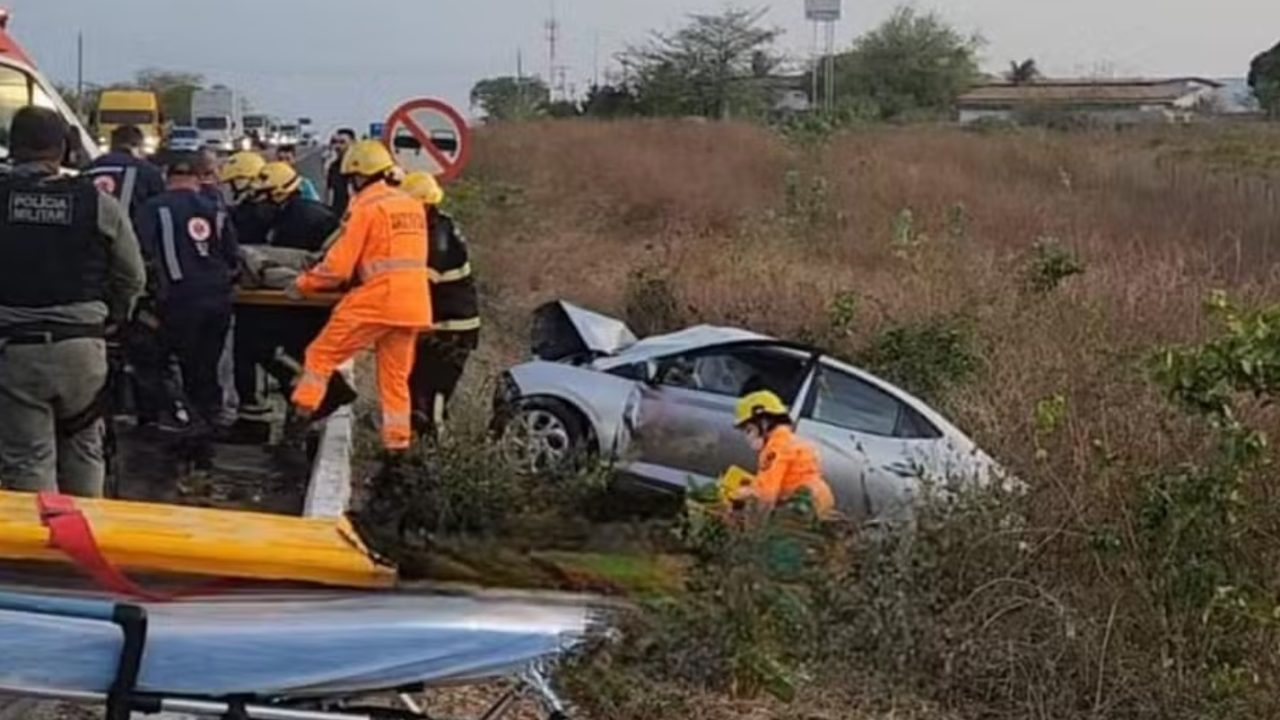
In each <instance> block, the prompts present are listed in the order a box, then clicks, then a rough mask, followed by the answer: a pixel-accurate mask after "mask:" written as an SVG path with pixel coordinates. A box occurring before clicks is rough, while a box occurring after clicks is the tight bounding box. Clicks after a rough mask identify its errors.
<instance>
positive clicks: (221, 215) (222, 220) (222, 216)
mask: <svg viewBox="0 0 1280 720" xmlns="http://www.w3.org/2000/svg"><path fill="white" fill-rule="evenodd" d="M214 225H215V226H216V227H217V228H218V240H219V241H221V240H222V235H223V233H224V232H225V231H226V229H227V214H226V213H225V212H223V211H221V210H219V211H218V215H217V217H216V218H215V220H214Z"/></svg>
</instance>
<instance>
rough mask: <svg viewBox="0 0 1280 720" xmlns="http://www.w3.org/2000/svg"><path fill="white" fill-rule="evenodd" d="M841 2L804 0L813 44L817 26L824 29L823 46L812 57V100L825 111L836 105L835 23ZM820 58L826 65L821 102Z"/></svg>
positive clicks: (815, 41) (816, 34)
mask: <svg viewBox="0 0 1280 720" xmlns="http://www.w3.org/2000/svg"><path fill="white" fill-rule="evenodd" d="M841 3H842V0H804V16H805V19H806V20H809V21H810V22H812V23H813V29H814V45H815V46H816V45H817V44H818V43H817V37H818V26H819V25H822V26H823V29H824V35H823V38H824V41H825V47H824V48H823V51H822V55H820V56H818V57H815V58H814V59H813V100H812V102H813V105H814V107H815V108H818V107H820V108H822V109H823V110H824V111H826V112H832V111H833V110H835V105H836V103H835V98H836V77H835V75H836V54H835V53H836V23H837V22H839V21H840V15H841ZM815 52H816V47H815ZM820 60H823V61H825V66H826V67H825V68H824V69H822V73H823V74H824V75H825V78H824V82H823V87H822V90H823V95H824V96H825V97H823V98H821V102H819V97H818V74H819V68H820V66H821V65H822V64H823V63H821V62H820Z"/></svg>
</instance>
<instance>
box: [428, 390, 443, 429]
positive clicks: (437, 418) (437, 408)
mask: <svg viewBox="0 0 1280 720" xmlns="http://www.w3.org/2000/svg"><path fill="white" fill-rule="evenodd" d="M432 400H433V402H432V403H431V420H432V421H433V422H435V424H436V428H437V429H439V428H440V426H442V425H444V393H436V394H435V397H434V398H432Z"/></svg>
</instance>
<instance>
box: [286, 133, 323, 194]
mask: <svg viewBox="0 0 1280 720" xmlns="http://www.w3.org/2000/svg"><path fill="white" fill-rule="evenodd" d="M276 162H282V163H286V164H288V166H289V167H291V168H293V169H294V170H295V171H296V170H297V169H298V148H297V146H295V145H281V146H280V147H278V148H276ZM298 192H299V193H301V194H302V199H303V200H311V201H313V202H320V192H319V191H317V190H316V184H315V183H313V182H311V178H308V177H306V176H305V175H301V174H299V175H298Z"/></svg>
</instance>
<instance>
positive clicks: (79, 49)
mask: <svg viewBox="0 0 1280 720" xmlns="http://www.w3.org/2000/svg"><path fill="white" fill-rule="evenodd" d="M76 114H77V115H80V116H81V117H83V116H84V31H83V30H81V31H80V32H78V33H76Z"/></svg>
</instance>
